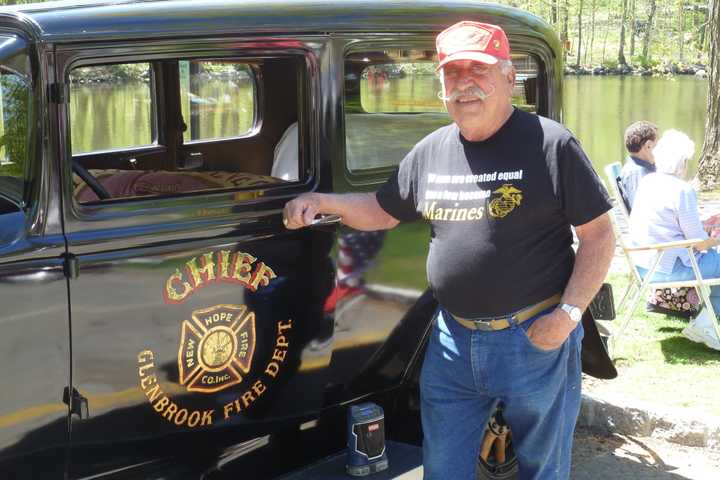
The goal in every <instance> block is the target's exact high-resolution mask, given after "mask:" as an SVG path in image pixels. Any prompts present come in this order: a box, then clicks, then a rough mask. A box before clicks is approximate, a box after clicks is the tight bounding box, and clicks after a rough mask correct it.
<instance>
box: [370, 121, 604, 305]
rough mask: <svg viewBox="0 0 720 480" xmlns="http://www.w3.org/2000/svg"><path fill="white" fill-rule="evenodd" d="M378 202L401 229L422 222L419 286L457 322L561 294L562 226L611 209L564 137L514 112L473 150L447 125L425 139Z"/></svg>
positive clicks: (566, 241)
mask: <svg viewBox="0 0 720 480" xmlns="http://www.w3.org/2000/svg"><path fill="white" fill-rule="evenodd" d="M377 199H378V202H379V203H380V206H381V207H382V208H383V209H384V210H385V211H387V212H388V213H389V214H390V215H392V216H393V217H395V218H397V219H398V220H400V221H411V220H416V219H418V218H425V219H426V220H429V221H430V223H431V226H432V231H431V239H430V253H429V255H428V259H427V271H428V280H429V282H430V285H431V287H432V288H433V290H434V291H435V294H436V296H437V298H438V300H439V301H440V303H441V304H442V305H443V306H444V307H445V308H447V309H448V310H449V311H450V312H451V313H454V314H456V315H459V316H462V317H484V316H493V315H502V314H507V313H511V312H514V311H516V310H518V309H521V308H523V307H525V306H528V305H532V304H534V303H536V302H539V301H541V300H544V299H545V298H547V297H549V296H551V295H553V294H555V293H558V292H562V291H563V290H564V289H565V285H566V284H567V282H568V280H569V278H570V274H571V273H572V267H573V262H574V254H573V250H572V242H573V237H572V231H571V229H570V226H571V225H582V224H584V223H587V222H589V221H590V220H593V219H594V218H596V217H598V216H600V215H602V214H603V213H605V212H607V211H608V210H609V209H610V208H611V203H610V200H609V198H608V195H607V192H606V190H605V188H604V187H603V185H602V183H601V182H600V180H599V179H598V177H597V174H596V173H595V171H594V170H593V168H592V165H591V164H590V161H589V160H588V158H587V156H586V155H585V153H584V152H583V151H582V149H581V148H580V145H578V142H577V140H576V139H575V138H574V137H573V136H572V134H571V133H570V132H569V131H568V130H567V129H566V128H565V127H563V126H562V125H560V124H558V123H557V122H554V121H552V120H549V119H547V118H543V117H539V116H536V115H533V114H530V113H526V112H523V111H521V110H517V109H516V110H515V111H514V112H513V114H512V115H511V116H510V118H509V119H508V121H507V122H506V123H505V124H504V125H503V126H502V127H501V128H500V130H498V131H497V132H496V133H495V134H494V135H493V136H492V137H490V138H489V139H487V140H485V141H482V142H471V141H468V140H466V139H464V138H463V137H462V135H461V134H460V130H459V128H458V127H457V125H455V124H452V125H449V126H447V127H443V128H441V129H439V130H436V131H435V132H433V133H431V134H430V135H428V136H427V137H425V138H424V139H423V140H421V141H420V142H419V143H418V144H417V145H415V147H414V148H413V149H412V151H411V152H410V153H409V154H408V155H407V157H405V159H404V160H403V161H402V162H401V163H400V166H399V168H398V170H397V171H396V172H395V174H393V175H392V176H391V177H390V179H389V180H388V181H387V182H386V183H385V184H384V185H383V186H382V187H381V188H380V189H379V191H378V192H377Z"/></svg>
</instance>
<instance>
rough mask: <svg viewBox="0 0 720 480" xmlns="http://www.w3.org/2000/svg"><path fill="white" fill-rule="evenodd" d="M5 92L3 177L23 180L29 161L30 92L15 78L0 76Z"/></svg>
mask: <svg viewBox="0 0 720 480" xmlns="http://www.w3.org/2000/svg"><path fill="white" fill-rule="evenodd" d="M0 91H2V122H3V133H2V135H0V149H1V150H0V151H1V152H2V153H3V155H2V161H3V165H1V166H0V175H3V176H12V177H23V175H24V170H25V163H26V160H27V128H28V110H29V107H30V90H29V88H28V86H27V85H26V84H25V83H24V82H23V81H22V80H21V79H20V78H19V77H18V76H16V75H12V74H4V75H0Z"/></svg>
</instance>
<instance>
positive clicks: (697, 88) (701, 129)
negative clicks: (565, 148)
mask: <svg viewBox="0 0 720 480" xmlns="http://www.w3.org/2000/svg"><path fill="white" fill-rule="evenodd" d="M707 89H708V82H707V80H703V79H698V78H694V77H690V76H677V77H673V78H644V77H566V82H565V92H564V95H563V97H564V123H565V125H567V126H568V128H570V129H571V130H572V131H573V132H574V133H575V135H576V136H577V137H578V138H579V139H580V141H581V142H582V146H583V148H584V149H585V151H586V152H587V154H588V156H589V157H590V159H591V160H592V161H593V164H594V165H595V168H596V169H597V170H598V172H601V173H602V168H601V167H602V166H604V165H607V164H609V163H612V162H615V161H618V160H621V159H623V158H624V157H625V155H626V153H625V146H624V143H623V134H624V132H625V128H626V127H627V126H628V125H629V124H630V123H632V122H634V121H637V120H649V121H651V122H654V123H656V124H657V125H658V127H659V128H660V131H661V132H662V131H663V130H666V129H668V128H675V129H678V130H681V131H683V132H685V133H687V134H688V136H690V138H691V139H692V140H693V141H694V142H695V158H694V159H693V162H692V163H691V170H692V172H694V171H695V168H696V167H697V159H698V156H699V154H700V150H701V149H702V144H703V140H704V138H705V119H706V117H707V110H706V108H707Z"/></svg>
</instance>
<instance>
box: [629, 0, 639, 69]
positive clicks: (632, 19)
mask: <svg viewBox="0 0 720 480" xmlns="http://www.w3.org/2000/svg"><path fill="white" fill-rule="evenodd" d="M636 11H637V9H636V8H635V0H632V2H631V3H630V61H632V58H633V57H634V56H635V31H636V30H635V24H636V23H637V15H636Z"/></svg>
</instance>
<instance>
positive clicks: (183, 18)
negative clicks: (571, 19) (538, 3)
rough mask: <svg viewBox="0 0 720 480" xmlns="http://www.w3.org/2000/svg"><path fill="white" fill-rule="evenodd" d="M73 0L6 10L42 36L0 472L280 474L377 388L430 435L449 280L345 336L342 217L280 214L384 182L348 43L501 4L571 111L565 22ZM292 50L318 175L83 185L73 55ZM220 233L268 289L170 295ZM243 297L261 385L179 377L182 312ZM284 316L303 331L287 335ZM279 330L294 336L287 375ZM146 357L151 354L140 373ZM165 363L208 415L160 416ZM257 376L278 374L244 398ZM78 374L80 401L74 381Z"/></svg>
mask: <svg viewBox="0 0 720 480" xmlns="http://www.w3.org/2000/svg"><path fill="white" fill-rule="evenodd" d="M73 3H74V4H70V3H63V2H55V3H47V4H37V5H23V6H15V7H7V8H3V9H0V30H3V31H8V32H13V33H16V34H18V35H20V36H22V37H23V38H25V39H26V40H27V42H28V45H29V48H30V61H31V72H32V88H33V91H34V92H35V95H34V98H35V102H34V103H33V108H32V109H31V112H32V120H33V121H32V125H33V129H32V132H33V142H32V145H33V148H32V151H31V167H30V173H29V178H30V180H31V182H30V189H29V191H28V194H27V197H26V206H17V207H15V208H16V209H17V210H18V211H17V212H16V213H10V214H5V215H2V216H0V217H1V222H2V238H3V240H4V242H3V244H2V245H0V302H2V303H1V304H2V305H3V306H4V308H3V311H2V313H1V314H0V327H1V328H2V329H3V332H2V334H1V335H0V338H1V340H0V342H1V343H0V352H2V364H3V369H2V373H0V382H1V385H2V392H3V393H2V395H0V397H1V398H2V400H1V401H0V477H1V478H63V477H65V478H83V477H90V476H94V475H101V474H108V476H109V477H112V478H154V477H155V476H159V475H162V476H163V478H197V477H201V476H204V477H203V478H224V477H225V476H228V477H230V476H233V475H237V474H239V473H242V475H243V478H269V477H271V476H275V475H278V474H281V473H283V472H287V471H288V470H290V469H292V468H294V467H297V466H300V465H303V464H305V463H308V462H310V461H312V460H313V459H316V458H320V457H322V456H323V455H325V454H327V453H330V452H332V451H333V450H337V449H338V448H341V446H342V441H343V440H342V438H343V437H342V431H341V430H342V426H343V425H344V422H343V421H342V416H343V414H344V413H343V412H344V406H345V405H347V404H348V403H351V402H354V401H358V400H361V399H367V398H372V399H374V400H375V401H378V402H380V403H381V404H383V405H384V406H385V409H386V412H387V413H388V432H389V435H392V436H394V438H396V439H402V440H405V441H409V442H415V443H417V442H418V441H419V423H418V417H417V415H418V414H417V410H418V409H417V392H416V379H417V373H418V366H419V364H420V360H421V355H422V348H423V341H424V339H425V337H426V333H427V330H428V328H429V324H430V318H431V315H432V312H433V311H434V308H435V301H434V299H433V298H432V294H431V293H430V292H429V291H427V292H425V293H424V294H423V295H422V296H420V297H419V298H415V299H413V300H411V301H407V300H404V301H403V302H395V303H394V304H393V306H391V307H388V308H387V309H386V310H382V309H381V307H386V306H387V304H383V303H382V302H379V303H378V304H377V305H376V307H377V308H376V309H375V310H371V311H365V312H359V313H358V315H357V316H356V317H355V318H353V324H357V325H370V330H371V331H370V332H369V333H370V334H369V338H365V337H367V336H368V332H367V331H362V330H361V329H360V330H358V332H352V331H350V332H342V335H344V337H343V341H342V342H339V341H338V335H339V333H338V332H336V331H334V328H335V326H334V325H333V320H332V318H330V319H328V318H326V316H325V315H324V313H323V308H322V307H323V302H324V300H325V297H326V296H327V295H328V293H329V291H330V289H331V288H332V282H333V275H334V267H333V265H332V261H331V257H332V249H333V246H334V244H335V237H336V233H337V232H336V231H335V229H334V228H333V227H327V226H323V227H317V228H312V229H307V230H304V231H295V232H290V231H287V230H285V229H284V228H283V226H282V222H281V216H280V212H281V210H282V207H283V205H284V203H285V202H286V201H287V200H288V199H290V198H292V197H294V196H295V195H297V194H298V193H300V192H302V191H307V190H309V189H315V190H319V191H360V190H369V189H372V188H373V185H376V184H377V182H379V181H381V180H382V179H383V178H385V177H386V176H387V174H388V172H389V170H387V169H386V170H383V171H378V172H373V173H372V174H369V175H366V176H361V177H357V176H353V175H351V174H350V172H348V170H347V169H346V168H345V165H344V155H345V150H344V135H343V119H344V115H343V102H342V95H343V82H344V77H343V69H342V65H343V55H344V53H345V51H346V50H347V49H348V48H350V46H351V45H360V44H363V43H366V44H380V43H382V42H383V41H388V40H391V41H405V40H408V41H415V42H417V41H422V42H424V44H426V45H430V46H431V45H432V37H433V35H434V34H435V33H436V32H438V31H440V30H441V29H442V28H444V27H445V26H447V25H448V24H451V23H453V22H454V21H456V20H460V19H465V18H474V19H478V20H486V21H489V20H491V21H493V22H494V23H499V24H501V25H503V26H504V27H505V29H506V31H507V32H508V34H509V36H510V38H511V40H512V42H513V46H514V48H516V49H519V50H522V51H525V52H527V53H532V54H534V55H536V56H537V57H538V58H539V59H540V60H541V62H542V64H543V65H544V70H543V72H542V80H543V82H544V83H545V86H546V88H545V89H543V91H542V92H541V98H540V101H539V103H540V107H541V108H540V110H541V112H542V113H543V114H545V115H547V116H550V117H552V118H556V119H559V118H560V116H561V102H560V98H561V85H562V82H561V63H560V62H561V60H560V58H559V56H558V55H557V52H559V51H560V48H559V43H558V40H557V37H556V36H555V35H554V33H553V32H552V31H551V29H550V28H549V26H547V25H546V24H544V23H543V22H542V21H540V20H539V19H537V18H536V17H533V16H531V15H528V14H526V13H524V12H521V11H519V10H515V9H512V8H506V7H501V6H498V5H490V4H482V3H479V2H473V1H453V2H448V1H444V2H434V1H424V2H417V1H339V2H320V1H296V2H280V1H263V2H259V1H258V2H226V1H200V2H173V1H168V2H139V3H133V2H110V3H106V4H102V3H97V4H77V2H73ZM282 48H285V49H286V50H287V51H292V52H294V53H296V54H299V55H302V56H303V57H304V58H305V59H306V62H307V72H308V89H309V98H308V99H307V102H308V105H307V108H308V112H306V114H307V115H308V124H309V125H310V126H311V131H310V137H311V138H310V145H311V152H312V153H311V160H312V166H311V167H312V173H313V174H312V176H311V177H310V180H309V181H308V182H307V183H306V184H300V185H298V184H294V185H290V186H281V187H273V188H268V189H266V190H261V191H257V192H255V195H254V198H255V199H254V200H247V199H245V200H242V201H238V199H237V198H236V197H235V196H234V193H233V192H228V193H223V192H219V193H212V194H201V195H189V196H184V197H181V198H161V199H151V200H148V199H144V200H141V201H125V202H111V203H109V204H107V205H101V206H99V205H78V204H76V203H75V202H74V201H73V199H72V196H71V194H70V192H71V181H70V176H71V172H70V162H69V157H70V154H69V151H70V149H69V146H68V145H67V141H68V136H67V135H66V132H67V130H68V124H67V104H66V103H64V102H63V99H64V95H65V96H66V88H67V84H66V83H65V82H66V80H65V79H66V78H67V74H68V70H69V68H71V66H73V65H79V64H82V62H84V61H95V60H97V59H106V60H108V61H111V60H112V61H120V60H124V59H130V58H136V57H137V56H142V55H145V56H148V57H154V58H161V57H163V56H164V55H167V56H172V55H175V56H177V55H183V54H185V55H188V54H196V55H202V54H205V55H210V56H223V55H229V54H233V53H235V52H237V51H238V50H242V51H247V50H252V49H259V50H263V49H265V50H271V51H280V49H282ZM3 201H4V200H3ZM11 210H12V208H11ZM223 251H225V252H229V253H228V255H231V254H234V253H236V252H245V253H249V254H251V255H252V256H253V257H254V258H256V259H257V262H264V263H265V264H266V265H268V266H270V267H271V268H272V270H273V272H274V273H275V274H276V278H275V279H273V282H272V283H271V284H270V286H268V287H267V288H258V289H257V290H256V291H251V290H249V289H248V288H247V284H245V285H244V286H238V285H237V284H234V283H230V282H225V283H223V282H220V281H218V282H214V283H212V282H209V281H208V282H207V283H212V285H208V286H207V287H206V288H202V289H198V291H197V292H194V293H193V294H192V296H189V297H188V299H187V301H186V302H184V303H182V304H177V303H175V304H173V303H172V302H168V301H166V300H167V298H166V296H164V294H165V293H166V288H167V282H168V278H169V277H170V276H171V275H172V274H173V272H175V270H176V269H181V268H184V267H183V265H186V264H187V262H188V261H190V260H191V259H193V258H203V255H205V254H212V255H214V257H213V258H215V259H218V258H221V257H219V256H218V255H222V254H221V253H220V252H223ZM177 285H180V284H177ZM164 292H165V293H164ZM228 302H232V303H233V304H243V305H246V306H249V307H250V308H251V309H252V310H253V311H254V312H255V315H256V318H255V322H256V325H257V331H256V333H257V342H256V347H257V351H258V354H257V356H256V357H255V358H254V360H253V365H252V366H251V368H250V369H249V371H248V372H247V375H246V376H247V381H246V380H245V379H243V381H242V382H240V383H239V384H238V385H235V386H233V387H231V388H228V389H224V390H222V391H220V392H218V393H215V394H208V393H193V392H190V391H187V390H186V389H183V388H180V387H181V386H180V385H179V379H178V367H177V362H178V356H179V353H178V335H179V334H180V332H181V328H182V327H181V325H182V322H183V321H185V320H188V319H189V317H190V316H192V314H193V312H194V311H196V310H198V309H200V310H202V309H203V308H205V307H208V306H212V305H213V304H225V303H228ZM386 303H387V302H386ZM378 309H380V310H378ZM378 312H380V313H381V314H382V315H378ZM288 320H292V327H291V328H288V330H283V331H282V332H280V331H279V330H278V329H280V328H281V327H279V326H278V325H279V324H282V325H286V326H287V325H288V323H287V322H288ZM281 333H283V334H284V333H287V336H286V338H285V341H288V339H289V344H290V345H291V347H288V348H287V349H286V350H287V353H286V354H285V355H286V356H285V357H284V358H283V362H282V367H281V368H279V369H278V371H277V372H276V375H275V376H270V375H269V374H268V373H267V371H266V370H267V369H268V368H270V367H269V366H268V365H269V364H270V363H271V362H272V359H273V355H274V352H275V347H277V345H278V344H279V336H280V334H281ZM181 348H182V347H181ZM181 351H182V350H181ZM147 352H152V356H151V354H148V353H147ZM150 358H152V360H153V366H152V368H150V367H148V368H146V369H145V370H144V371H143V372H144V373H141V370H142V367H144V366H147V365H149V359H150ZM151 371H152V372H154V373H155V374H156V375H158V377H157V378H158V379H159V380H158V383H160V384H161V385H162V388H163V389H164V390H163V391H164V392H165V394H167V396H168V399H169V402H175V403H176V404H177V405H178V407H180V406H184V407H186V409H187V410H188V412H190V411H192V410H193V409H194V410H197V411H209V410H210V409H212V410H213V412H214V413H213V415H214V416H213V422H212V424H211V425H205V426H203V427H200V426H196V427H193V428H190V427H188V426H187V419H186V423H185V424H181V426H178V425H176V424H174V423H173V422H172V421H171V420H172V419H171V420H168V418H163V417H162V416H161V415H160V414H159V413H158V412H156V411H155V409H154V404H153V403H152V402H151V401H149V398H148V394H147V390H148V388H145V387H152V385H151V383H152V382H150V381H146V382H145V384H143V379H144V378H146V377H147V374H149V372H151ZM261 378H262V379H265V380H267V382H266V383H263V385H264V386H265V387H266V389H265V390H262V393H258V391H259V390H258V391H256V392H255V394H254V395H251V396H254V400H252V401H251V402H250V401H249V400H248V402H249V403H248V405H242V406H243V407H244V408H241V411H240V412H238V411H237V410H233V408H234V407H230V413H231V414H230V415H227V413H228V411H227V406H228V405H232V404H233V403H234V401H235V400H238V399H240V401H242V394H243V393H244V392H247V391H251V390H252V385H253V383H252V382H254V381H256V380H257V379H261ZM270 380H272V383H271V382H270ZM260 390H261V389H260ZM73 391H74V392H76V394H75V395H67V396H68V397H72V398H73V400H72V401H68V402H67V404H66V403H64V402H63V392H65V393H66V394H68V393H69V392H73ZM250 398H251V397H246V399H250ZM156 401H157V400H156ZM85 402H86V403H85ZM85 407H87V411H86V410H85ZM164 413H166V414H167V410H166V411H164ZM226 415H227V418H225V417H226ZM175 419H176V420H177V418H175ZM301 425H302V428H300V427H299V426H301ZM228 459H230V460H228ZM231 460H232V461H231Z"/></svg>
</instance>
